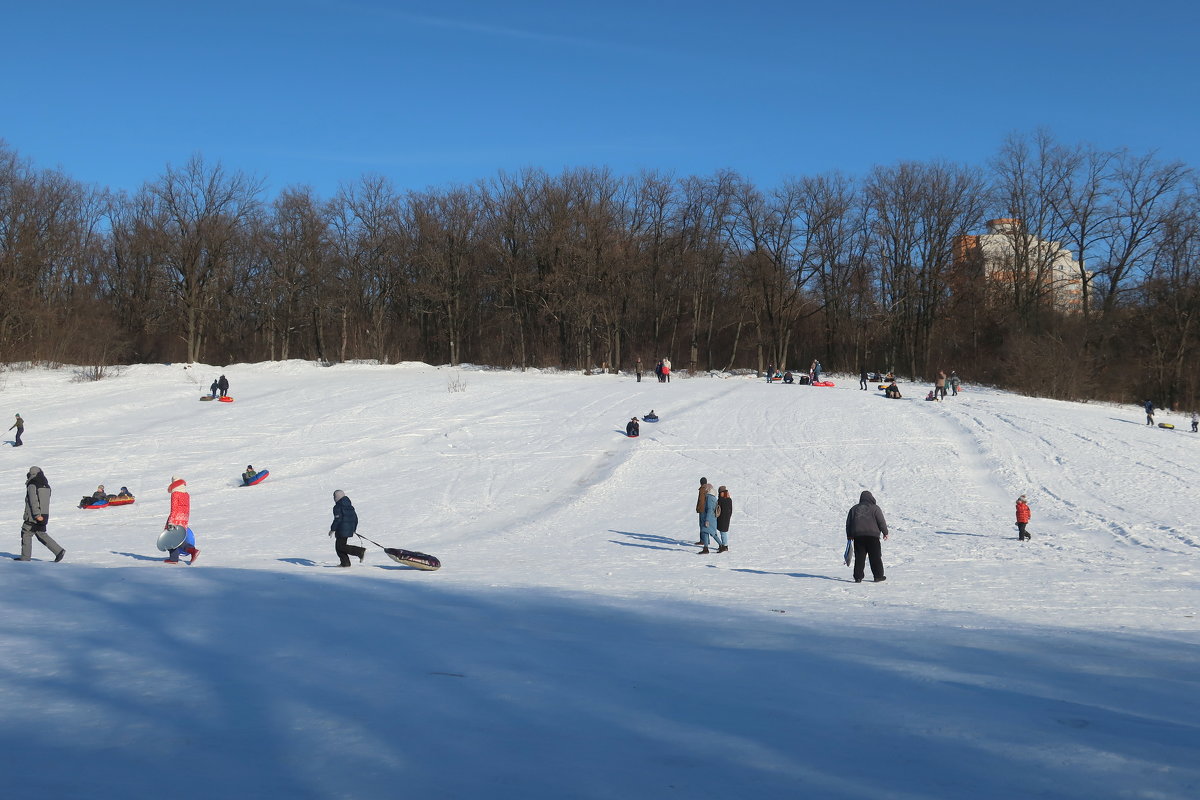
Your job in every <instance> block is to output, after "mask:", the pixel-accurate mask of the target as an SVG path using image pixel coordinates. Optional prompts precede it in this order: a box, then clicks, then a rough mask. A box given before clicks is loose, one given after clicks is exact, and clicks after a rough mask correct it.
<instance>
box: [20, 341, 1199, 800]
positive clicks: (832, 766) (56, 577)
mask: <svg viewBox="0 0 1200 800" xmlns="http://www.w3.org/2000/svg"><path fill="white" fill-rule="evenodd" d="M220 371H221V370H219V369H218V368H215V367H200V366H193V367H190V368H184V367H182V366H181V365H172V366H168V365H144V366H134V367H128V368H125V369H124V370H123V371H122V372H121V374H120V375H118V376H115V377H109V378H106V379H105V380H102V381H98V382H88V383H79V382H73V381H72V378H73V376H74V373H73V371H72V370H70V369H64V370H57V371H49V370H41V369H38V370H28V371H10V372H6V373H4V374H3V377H2V380H3V384H2V386H0V396H2V397H3V398H4V401H5V404H6V407H7V411H6V412H4V413H7V414H9V415H11V414H13V413H16V412H20V413H21V414H22V416H23V417H24V418H25V420H26V426H27V427H26V431H25V437H24V439H25V446H24V447H23V448H21V449H13V448H9V447H5V449H4V450H3V451H0V458H3V460H4V464H3V469H0V498H7V500H6V502H4V503H3V504H0V509H2V510H3V513H4V514H5V515H6V517H7V519H8V525H9V533H8V535H7V537H8V538H7V539H5V540H0V554H3V555H7V556H12V555H16V554H18V553H19V541H18V540H19V536H18V531H19V527H20V518H21V513H22V503H23V497H24V479H25V473H26V470H27V468H28V467H29V466H30V465H33V464H36V465H38V466H41V467H42V468H43V469H44V470H45V472H46V475H47V476H48V478H49V480H50V483H51V485H52V486H53V489H54V499H53V504H52V508H53V513H52V519H51V523H50V532H51V534H52V535H53V536H54V537H56V538H57V539H58V541H59V542H60V543H62V544H63V545H64V546H65V547H66V548H67V555H66V559H65V561H64V562H63V563H61V564H54V563H50V561H49V559H50V556H49V554H48V552H47V550H46V549H45V548H43V547H42V546H41V545H40V544H35V552H34V558H35V562H34V563H17V562H14V561H10V560H9V559H8V558H4V559H3V561H2V562H0V709H2V713H0V766H2V767H3V779H2V781H3V790H2V792H3V796H4V797H6V798H14V799H16V798H85V797H86V798H99V799H101V800H106V799H108V798H145V797H172V798H215V797H222V798H258V797H264V798H265V797H273V798H391V797H414V798H472V797H488V798H606V799H607V798H613V799H614V800H615V799H616V798H622V799H623V800H627V799H628V798H661V797H679V798H721V799H722V800H729V798H797V797H811V798H871V799H872V800H879V799H880V798H905V799H907V798H914V799H915V798H963V797H970V798H1025V797H1047V798H1088V799H1089V800H1094V799H1095V798H1102V797H1103V798H1154V799H1160V798H1195V797H1197V796H1198V795H1200V756H1198V755H1197V754H1198V753H1200V658H1198V656H1200V632H1198V627H1200V626H1198V619H1197V608H1198V606H1200V577H1198V576H1200V527H1198V526H1197V522H1196V520H1197V512H1198V511H1200V502H1198V500H1197V494H1196V486H1197V484H1198V482H1200V434H1192V433H1190V432H1189V431H1188V430H1187V429H1188V427H1189V426H1188V425H1187V424H1186V420H1185V419H1184V418H1183V417H1182V416H1175V417H1170V416H1167V417H1163V416H1160V417H1159V418H1158V419H1159V420H1160V421H1163V420H1167V421H1173V422H1175V423H1176V424H1177V425H1178V429H1177V430H1174V431H1168V430H1162V429H1158V428H1148V427H1146V426H1145V425H1144V415H1143V414H1142V413H1141V411H1140V409H1138V408H1136V407H1133V406H1130V407H1117V406H1110V405H1081V404H1072V403H1062V402H1054V401H1049V400H1040V399H1030V398H1024V397H1019V396H1015V395H1011V394H1006V393H1001V392H996V391H989V390H983V389H980V390H976V389H975V387H971V386H968V387H966V390H965V391H964V393H963V394H962V395H960V396H959V397H957V398H948V399H947V401H946V402H944V403H927V402H923V401H922V400H921V399H908V398H906V399H904V400H901V401H891V400H885V399H883V397H882V396H881V394H880V393H879V392H878V391H869V392H863V391H859V390H858V389H857V381H856V380H854V379H846V378H841V379H838V377H837V376H834V379H835V380H837V382H838V386H837V387H836V388H832V389H829V388H813V387H802V386H783V385H767V384H766V383H764V382H760V381H756V380H752V379H749V378H716V377H697V378H693V379H678V378H676V379H674V380H673V381H672V382H671V383H670V384H659V383H657V382H656V381H653V380H650V381H645V382H642V383H636V382H634V381H633V380H632V378H630V377H626V376H591V377H588V376H582V375H577V374H555V373H536V372H531V373H524V374H520V373H514V372H498V371H482V370H471V369H452V368H436V367H430V366H426V365H420V364H404V365H398V366H372V365H340V366H335V367H329V368H322V367H319V366H316V365H313V364H309V363H302V362H285V363H273V364H256V365H234V366H230V367H227V368H225V369H224V370H223V371H224V373H225V374H226V375H227V376H228V377H229V379H230V382H231V389H230V394H231V395H232V396H233V397H235V398H236V401H235V402H234V403H231V404H219V403H200V402H198V400H197V398H198V397H199V395H200V394H201V393H202V392H204V391H205V390H206V389H207V387H208V385H209V383H211V382H212V380H213V379H214V378H215V377H216V376H217V374H218V373H219V372H220ZM452 388H462V389H464V391H451V389H452ZM902 388H905V389H906V390H907V394H909V395H912V396H916V397H923V396H924V393H925V391H926V390H927V388H928V387H916V386H912V387H902ZM652 408H653V409H654V410H656V411H657V412H658V413H659V415H660V416H661V417H662V421H661V422H659V423H657V424H651V423H643V425H642V436H641V438H639V439H637V440H629V439H626V438H625V437H624V436H623V435H622V431H623V429H624V425H625V422H626V421H627V420H628V419H629V417H630V416H632V415H634V414H637V415H638V416H639V417H640V416H642V415H643V414H645V413H647V412H648V411H650V409H652ZM0 418H2V417H0ZM9 419H10V420H11V416H10V417H9ZM9 436H11V433H10V434H9ZM247 464H253V465H254V466H255V467H256V468H258V469H264V468H265V469H269V470H270V471H271V475H270V477H269V478H268V479H267V480H266V481H265V482H263V483H262V484H260V485H258V486H255V487H248V488H247V487H241V486H239V475H240V473H241V472H242V470H244V469H245V467H246V465H247ZM172 475H178V476H180V477H183V478H185V479H186V480H187V482H188V484H189V488H190V490H191V495H192V528H193V529H194V530H195V531H196V534H197V539H198V542H197V543H198V545H199V547H200V549H201V551H202V552H201V556H200V558H199V559H198V561H197V564H196V565H195V566H183V565H180V566H167V565H163V564H162V563H161V558H162V555H163V554H162V553H160V552H158V551H157V550H156V549H155V546H154V543H155V539H156V537H157V535H158V533H159V532H160V531H161V529H162V525H163V522H164V520H165V518H166V515H167V509H168V504H169V499H168V495H167V492H166V486H167V483H168V482H169V480H170V478H171V476H172ZM701 476H706V477H707V478H708V479H709V480H710V481H711V482H713V483H716V484H725V485H727V486H729V487H730V490H731V493H732V496H733V500H734V515H733V518H732V529H731V533H730V548H731V550H730V552H729V553H727V554H722V555H719V556H718V555H716V554H715V553H714V554H711V555H708V556H700V555H697V549H698V548H696V547H693V546H692V544H691V543H692V542H694V541H696V540H697V538H698V537H697V529H696V515H695V513H694V503H695V493H696V492H695V490H696V487H697V485H698V482H699V478H700V477H701ZM98 483H103V484H105V486H106V487H108V489H109V490H110V491H115V489H116V488H117V487H119V486H121V485H125V486H128V487H129V488H130V489H131V490H132V491H133V492H134V494H136V495H137V502H136V503H135V504H134V505H131V506H126V507H123V508H110V509H103V510H94V511H93V510H79V509H77V508H76V507H75V506H76V504H77V503H78V501H79V498H80V496H82V495H85V494H89V493H91V491H92V490H94V489H95V487H96V485H97V484H98ZM335 489H344V490H345V491H346V492H347V493H348V494H349V496H350V498H351V499H352V500H353V502H354V505H355V507H356V509H357V510H358V514H359V518H360V520H361V524H360V528H359V530H360V532H361V533H363V534H364V535H366V536H368V537H370V538H372V539H374V540H375V541H377V542H379V543H381V544H383V545H386V546H391V547H405V548H409V549H415V550H421V551H425V552H429V553H432V554H434V555H436V556H438V557H439V558H441V560H442V563H443V568H442V569H441V570H440V571H438V572H418V571H414V570H410V569H406V568H403V567H401V566H400V565H398V564H395V563H394V562H391V561H390V560H388V559H387V557H386V556H385V555H384V554H383V553H382V551H380V550H379V549H377V548H375V547H373V546H368V547H369V552H368V555H367V560H366V563H365V564H364V565H362V566H360V565H358V564H357V563H356V564H355V565H354V567H353V568H352V569H346V570H343V569H336V568H333V566H332V565H334V564H336V557H335V556H334V553H333V544H332V542H331V540H330V539H329V538H327V536H326V533H327V531H328V530H329V522H330V519H331V514H330V509H331V507H332V496H331V495H332V492H333V490H335ZM863 489H869V490H871V491H872V492H873V493H874V494H875V496H876V498H877V499H878V500H879V503H880V505H881V506H882V508H883V510H884V512H885V513H886V514H887V516H888V520H889V522H890V524H891V527H892V532H893V535H892V537H891V539H890V540H889V541H888V542H886V543H885V544H884V558H885V562H886V564H887V570H888V576H889V580H888V582H887V583H882V584H873V583H870V582H869V579H868V582H865V583H862V584H855V583H853V582H852V581H851V579H850V570H849V569H848V568H847V567H845V566H844V565H843V564H842V563H841V552H842V546H843V543H844V535H843V525H844V519H845V514H846V510H847V509H848V508H849V507H850V506H851V505H852V504H853V503H854V502H856V501H857V498H858V495H859V492H860V491H862V490H863ZM1021 493H1026V494H1028V496H1029V501H1030V505H1031V506H1032V509H1033V520H1032V522H1031V523H1030V525H1029V529H1030V531H1031V533H1032V535H1033V539H1032V541H1031V542H1028V543H1019V542H1018V541H1017V539H1016V532H1015V528H1014V525H1013V501H1014V500H1015V498H1016V496H1017V495H1018V494H1021Z"/></svg>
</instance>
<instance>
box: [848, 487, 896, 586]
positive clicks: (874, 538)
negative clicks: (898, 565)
mask: <svg viewBox="0 0 1200 800" xmlns="http://www.w3.org/2000/svg"><path fill="white" fill-rule="evenodd" d="M880 536H882V537H883V538H884V539H886V538H888V527H887V520H885V519H884V518H883V509H881V508H880V507H879V506H878V505H876V504H875V497H874V496H873V495H872V494H871V493H870V492H863V493H862V494H861V495H859V497H858V504H857V505H855V506H854V507H852V508H851V509H850V513H849V514H847V515H846V540H847V541H852V542H854V582H855V583H862V579H863V575H864V574H865V571H864V569H863V567H864V566H865V562H866V561H867V560H868V559H870V561H871V574H872V575H873V576H875V582H876V583H880V582H881V581H886V580H887V577H886V576H885V575H884V574H883V550H882V548H881V547H880V545H879V537H880Z"/></svg>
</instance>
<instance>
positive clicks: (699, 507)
mask: <svg viewBox="0 0 1200 800" xmlns="http://www.w3.org/2000/svg"><path fill="white" fill-rule="evenodd" d="M707 485H708V478H701V479H700V493H699V494H698V495H696V514H697V515H698V516H699V522H700V527H701V528H703V527H704V487H705V486H707ZM702 544H704V542H703V541H699V542H696V546H697V547H699V546H700V545H702Z"/></svg>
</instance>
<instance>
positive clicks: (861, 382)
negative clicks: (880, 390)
mask: <svg viewBox="0 0 1200 800" xmlns="http://www.w3.org/2000/svg"><path fill="white" fill-rule="evenodd" d="M858 388H859V389H862V390H863V391H864V392H865V391H866V390H867V368H866V367H863V368H862V371H861V372H860V373H859V376H858Z"/></svg>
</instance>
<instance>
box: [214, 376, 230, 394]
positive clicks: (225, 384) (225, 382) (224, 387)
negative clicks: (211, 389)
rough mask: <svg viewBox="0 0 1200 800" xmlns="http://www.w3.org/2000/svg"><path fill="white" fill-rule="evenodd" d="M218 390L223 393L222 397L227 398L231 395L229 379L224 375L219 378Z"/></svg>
mask: <svg viewBox="0 0 1200 800" xmlns="http://www.w3.org/2000/svg"><path fill="white" fill-rule="evenodd" d="M217 389H219V390H220V391H221V397H225V396H226V395H228V394H229V379H227V378H226V377H225V376H224V375H222V376H221V377H219V378H217Z"/></svg>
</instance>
